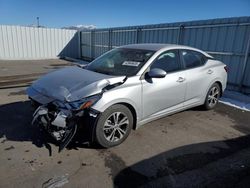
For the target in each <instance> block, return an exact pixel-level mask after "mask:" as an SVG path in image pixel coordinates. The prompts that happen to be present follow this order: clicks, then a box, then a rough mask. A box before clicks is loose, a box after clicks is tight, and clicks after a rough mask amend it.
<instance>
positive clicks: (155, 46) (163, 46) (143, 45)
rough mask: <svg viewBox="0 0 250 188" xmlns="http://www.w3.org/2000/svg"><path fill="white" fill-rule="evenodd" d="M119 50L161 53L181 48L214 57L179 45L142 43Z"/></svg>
mask: <svg viewBox="0 0 250 188" xmlns="http://www.w3.org/2000/svg"><path fill="white" fill-rule="evenodd" d="M119 48H129V49H140V50H152V51H159V50H161V49H166V48H180V49H190V50H195V51H198V52H201V53H203V54H204V55H206V56H208V57H212V56H210V55H209V54H208V53H206V52H204V51H202V50H199V49H197V48H192V47H190V46H184V45H177V44H161V43H141V44H128V45H125V46H120V47H119Z"/></svg>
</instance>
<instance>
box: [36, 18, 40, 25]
mask: <svg viewBox="0 0 250 188" xmlns="http://www.w3.org/2000/svg"><path fill="white" fill-rule="evenodd" d="M36 21H37V27H40V25H39V17H36Z"/></svg>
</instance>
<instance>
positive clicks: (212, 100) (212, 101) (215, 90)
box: [204, 83, 221, 110]
mask: <svg viewBox="0 0 250 188" xmlns="http://www.w3.org/2000/svg"><path fill="white" fill-rule="evenodd" d="M220 96H221V88H220V86H219V84H218V83H214V84H213V85H212V86H211V87H210V88H209V90H208V93H207V96H206V100H205V103H204V107H205V109H206V110H211V109H213V108H214V107H215V106H216V105H217V104H218V101H219V98H220Z"/></svg>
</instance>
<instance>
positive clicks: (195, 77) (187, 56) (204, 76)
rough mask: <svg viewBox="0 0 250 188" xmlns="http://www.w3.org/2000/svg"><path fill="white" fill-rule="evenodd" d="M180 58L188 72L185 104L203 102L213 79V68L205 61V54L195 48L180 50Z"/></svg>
mask: <svg viewBox="0 0 250 188" xmlns="http://www.w3.org/2000/svg"><path fill="white" fill-rule="evenodd" d="M180 58H181V60H182V62H183V65H184V67H185V72H186V81H187V90H186V96H185V102H184V106H188V105H192V104H197V103H200V102H202V100H203V99H204V97H205V95H206V91H207V89H208V86H209V84H210V82H211V80H212V75H213V70H212V69H209V68H208V67H207V66H206V65H205V63H206V61H207V58H206V57H205V55H204V54H202V53H200V52H197V51H193V50H186V49H183V50H180Z"/></svg>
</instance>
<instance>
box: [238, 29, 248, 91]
mask: <svg viewBox="0 0 250 188" xmlns="http://www.w3.org/2000/svg"><path fill="white" fill-rule="evenodd" d="M249 48H250V34H249V35H248V41H247V48H246V52H245V57H244V62H243V68H242V77H241V82H240V91H241V92H243V87H242V86H243V82H244V78H245V74H246V68H247V61H248V56H249Z"/></svg>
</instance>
